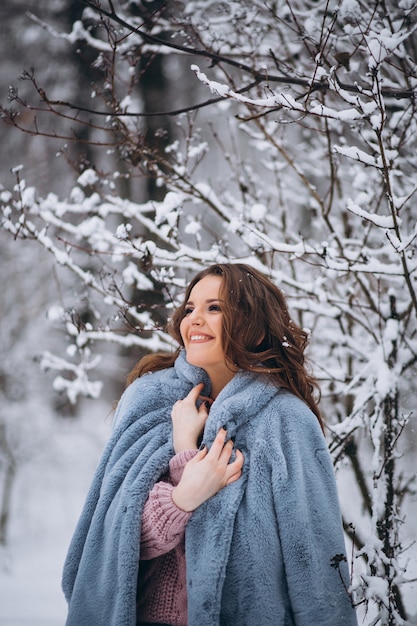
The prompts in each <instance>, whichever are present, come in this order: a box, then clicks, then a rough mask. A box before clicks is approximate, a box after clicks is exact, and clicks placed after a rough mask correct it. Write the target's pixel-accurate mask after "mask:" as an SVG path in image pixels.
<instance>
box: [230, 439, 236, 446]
mask: <svg viewBox="0 0 417 626" xmlns="http://www.w3.org/2000/svg"><path fill="white" fill-rule="evenodd" d="M230 441H232V442H233V445H234V444H235V441H236V437H230Z"/></svg>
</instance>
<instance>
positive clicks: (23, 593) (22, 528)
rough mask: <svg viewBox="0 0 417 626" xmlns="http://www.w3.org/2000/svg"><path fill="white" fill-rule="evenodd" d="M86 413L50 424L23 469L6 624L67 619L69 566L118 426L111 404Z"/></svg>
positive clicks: (1, 562)
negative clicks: (64, 576)
mask: <svg viewBox="0 0 417 626" xmlns="http://www.w3.org/2000/svg"><path fill="white" fill-rule="evenodd" d="M81 413H82V414H83V416H82V417H81V418H79V419H71V418H67V419H66V420H65V421H62V418H61V419H60V420H59V419H58V420H57V419H56V420H55V423H54V424H50V425H49V429H48V430H49V434H48V440H47V441H45V442H44V445H43V446H42V448H41V449H40V451H39V452H38V454H37V456H36V458H35V459H32V460H31V462H30V463H27V464H26V465H24V466H22V467H21V468H20V471H19V473H18V476H17V485H16V490H15V493H14V499H13V503H12V518H11V524H10V541H9V545H8V546H7V548H3V549H1V550H0V595H1V602H0V624H1V626H63V624H64V623H65V618H66V601H65V598H64V596H63V593H62V591H61V573H62V567H63V563H64V559H65V556H66V552H67V549H68V545H69V542H70V539H71V536H72V533H73V531H74V528H75V524H76V522H77V519H78V517H79V514H80V512H81V507H82V505H83V502H84V498H85V495H86V493H87V489H88V486H89V483H90V481H91V478H92V476H93V473H94V470H95V467H96V464H97V462H98V459H99V456H100V454H101V450H102V448H103V446H104V444H105V441H106V439H107V437H108V434H109V432H110V428H111V419H110V417H109V413H110V409H109V406H107V404H106V403H104V402H97V401H96V402H91V403H90V404H89V405H88V408H87V407H84V410H83V411H82V412H81ZM51 463H52V465H51ZM51 467H52V468H53V470H52V471H51Z"/></svg>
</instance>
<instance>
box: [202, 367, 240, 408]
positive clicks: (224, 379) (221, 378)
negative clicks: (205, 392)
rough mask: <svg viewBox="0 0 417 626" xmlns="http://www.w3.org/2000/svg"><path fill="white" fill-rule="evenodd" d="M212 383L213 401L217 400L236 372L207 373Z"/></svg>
mask: <svg viewBox="0 0 417 626" xmlns="http://www.w3.org/2000/svg"><path fill="white" fill-rule="evenodd" d="M207 373H208V375H209V378H210V381H211V397H212V398H213V400H215V399H216V398H217V396H218V395H219V393H220V392H221V391H222V389H224V387H226V385H227V384H228V383H230V381H231V380H232V378H233V377H234V375H235V374H236V372H232V371H231V370H229V369H227V370H226V371H222V372H207Z"/></svg>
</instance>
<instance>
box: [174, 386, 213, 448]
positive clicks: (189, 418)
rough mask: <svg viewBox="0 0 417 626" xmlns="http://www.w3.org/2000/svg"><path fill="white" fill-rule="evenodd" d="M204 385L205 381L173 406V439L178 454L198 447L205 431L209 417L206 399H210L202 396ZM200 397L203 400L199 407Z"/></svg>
mask: <svg viewBox="0 0 417 626" xmlns="http://www.w3.org/2000/svg"><path fill="white" fill-rule="evenodd" d="M203 387H204V384H203V383H200V384H199V385H197V386H196V387H193V389H191V391H190V393H189V394H188V396H186V397H185V398H184V400H178V401H177V402H176V403H175V404H174V406H173V407H172V411H171V417H172V427H173V435H172V439H173V444H174V450H175V453H176V454H178V453H179V452H183V451H184V450H194V449H196V448H198V439H199V437H200V436H201V435H202V433H203V430H204V425H205V423H206V420H207V417H208V409H207V406H206V403H205V401H209V399H208V398H202V397H201V396H200V393H201V391H202V390H203ZM198 399H200V400H203V402H202V403H201V405H200V407H199V408H197V400H198ZM204 400H205V401H204Z"/></svg>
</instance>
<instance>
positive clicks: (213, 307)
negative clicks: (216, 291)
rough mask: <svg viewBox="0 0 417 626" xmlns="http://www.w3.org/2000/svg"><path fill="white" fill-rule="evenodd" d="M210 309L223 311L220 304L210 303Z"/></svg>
mask: <svg viewBox="0 0 417 626" xmlns="http://www.w3.org/2000/svg"><path fill="white" fill-rule="evenodd" d="M208 310H209V311H221V308H220V304H210V306H209V309H208Z"/></svg>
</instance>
